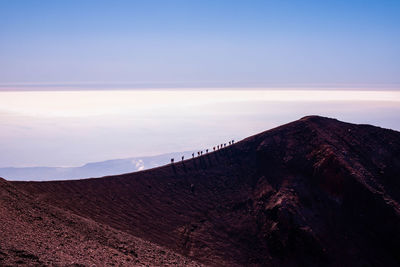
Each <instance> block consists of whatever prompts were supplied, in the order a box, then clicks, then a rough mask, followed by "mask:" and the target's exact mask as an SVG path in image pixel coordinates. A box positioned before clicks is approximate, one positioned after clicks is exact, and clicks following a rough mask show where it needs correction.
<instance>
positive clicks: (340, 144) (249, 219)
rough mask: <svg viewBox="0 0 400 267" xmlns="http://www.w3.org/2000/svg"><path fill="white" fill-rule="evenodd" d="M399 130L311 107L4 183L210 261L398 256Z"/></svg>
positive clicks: (391, 261)
mask: <svg viewBox="0 0 400 267" xmlns="http://www.w3.org/2000/svg"><path fill="white" fill-rule="evenodd" d="M399 171H400V133H399V132H396V131H393V130H388V129H382V128H379V127H375V126H370V125H356V124H350V123H345V122H340V121H338V120H334V119H328V118H323V117H319V116H307V117H304V118H301V119H300V120H297V121H294V122H291V123H288V124H285V125H282V126H279V127H277V128H274V129H271V130H268V131H265V132H262V133H260V134H257V135H253V136H251V137H248V138H246V139H244V140H242V141H240V142H237V143H235V144H234V145H231V146H228V147H226V148H224V149H221V150H218V151H216V152H212V153H208V154H205V155H203V156H201V157H196V158H195V159H190V160H186V161H183V162H177V163H175V164H170V165H166V166H163V167H158V168H155V169H150V170H145V171H141V172H137V173H129V174H122V175H116V176H108V177H104V178H96V179H83V180H74V181H57V182H12V184H13V185H14V186H15V187H16V188H18V189H19V190H22V191H24V192H26V193H27V194H29V195H31V196H32V197H34V198H35V199H36V200H37V201H41V202H44V203H49V204H51V205H53V206H55V207H57V208H60V209H62V210H67V211H68V212H71V213H73V214H76V215H79V216H82V217H83V218H88V219H91V220H93V221H95V222H97V223H100V224H102V225H107V226H110V227H113V228H114V229H117V230H118V231H122V232H126V233H128V234H130V235H133V236H136V237H139V238H141V239H144V240H149V241H151V242H153V243H155V244H159V245H161V246H165V247H167V248H168V249H171V250H173V251H174V252H176V253H178V254H181V255H185V256H187V257H190V258H192V259H193V260H196V261H198V262H201V263H203V264H206V265H211V266H243V265H249V264H250V265H255V266H265V265H285V266H298V265H301V266H302V265H304V266H320V265H329V266H343V265H356V266H360V265H367V266H368V265H387V266H395V265H398V264H399V263H400V258H399V256H398V255H400V254H399V253H398V252H399V250H398V248H399V247H400V243H399V242H400V241H399V240H400V213H399V200H400V181H399V179H398V173H399Z"/></svg>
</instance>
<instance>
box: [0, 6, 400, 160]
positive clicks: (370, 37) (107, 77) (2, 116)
mask: <svg viewBox="0 0 400 267" xmlns="http://www.w3.org/2000/svg"><path fill="white" fill-rule="evenodd" d="M399 14H400V1H399V0H375V1H370V0H335V1H320V0H318V1H317V0H301V1H295V0H292V1H288V0H276V1H272V0H263V1H260V0H249V1H244V0H243V1H237V0H181V1H179V0H160V1H154V0H143V1H135V0H131V1H121V0H113V1H103V0H96V1H90V0H68V1H54V0H52V1H48V0H40V1H39V0H0V147H1V149H2V153H0V167H9V166H15V167H21V166H80V165H83V164H85V163H88V162H95V161H102V160H109V159H116V158H127V157H140V156H151V155H156V154H163V153H170V152H179V151H191V150H193V149H194V150H195V151H197V149H200V148H207V147H208V148H210V147H212V146H214V145H216V144H218V143H223V142H226V141H227V140H231V139H235V140H240V139H242V138H245V137H247V136H249V135H253V134H256V133H258V132H262V131H265V130H267V129H270V128H272V127H275V126H278V125H281V124H284V123H287V122H290V121H293V120H297V119H299V118H301V117H303V116H306V115H311V114H318V115H322V116H328V117H333V118H337V119H340V120H343V121H348V122H354V123H368V124H373V125H377V126H381V127H385V128H391V129H395V130H400V120H399V119H398V114H400V45H399V44H400V16H399ZM127 89H135V90H127ZM150 89H151V90H150ZM164 89H168V90H164Z"/></svg>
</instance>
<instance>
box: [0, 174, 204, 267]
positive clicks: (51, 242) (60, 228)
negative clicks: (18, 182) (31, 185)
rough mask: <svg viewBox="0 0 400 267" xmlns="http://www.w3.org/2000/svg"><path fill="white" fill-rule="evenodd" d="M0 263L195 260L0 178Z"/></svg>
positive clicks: (102, 263) (126, 263) (128, 263)
mask: <svg viewBox="0 0 400 267" xmlns="http://www.w3.org/2000/svg"><path fill="white" fill-rule="evenodd" d="M0 233H1V237H0V241H1V242H0V266H92V265H93V264H95V265H97V266H112V265H118V266H121V265H122V266H132V265H135V266H146V265H172V266H176V265H177V264H178V265H181V266H183V265H190V266H200V265H199V264H197V263H196V262H194V261H192V260H189V259H187V258H185V257H182V256H181V255H177V254H176V253H173V252H171V251H170V250H168V249H165V248H162V247H160V246H157V245H155V244H153V243H150V242H148V241H143V240H141V239H139V238H136V237H134V236H131V235H129V234H127V233H125V232H121V231H118V230H116V229H113V228H111V227H109V226H107V225H103V224H100V223H98V222H95V221H93V220H91V219H85V218H82V217H80V216H77V215H74V214H72V213H71V212H69V211H66V210H62V209H59V208H56V207H52V206H50V205H48V204H46V203H43V202H39V201H37V200H33V199H32V198H31V197H30V196H28V195H26V194H25V193H23V192H21V191H19V190H17V189H16V188H15V187H14V186H13V185H11V184H10V183H9V182H7V181H5V180H3V179H1V178H0Z"/></svg>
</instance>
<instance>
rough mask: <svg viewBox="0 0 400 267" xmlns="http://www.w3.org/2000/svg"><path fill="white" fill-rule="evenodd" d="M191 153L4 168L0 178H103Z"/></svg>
mask: <svg viewBox="0 0 400 267" xmlns="http://www.w3.org/2000/svg"><path fill="white" fill-rule="evenodd" d="M196 151H197V150H196ZM192 153H193V152H192V151H186V152H174V153H168V154H161V155H156V156H147V157H133V158H126V159H113V160H106V161H100V162H92V163H87V164H85V165H83V166H80V167H22V168H18V167H5V168H0V177H3V178H5V179H7V180H14V181H46V180H70V179H81V178H88V177H103V176H107V175H115V174H122V173H130V172H136V171H142V170H146V169H151V168H155V167H159V166H162V165H165V164H167V163H169V162H170V160H171V158H174V159H175V161H179V160H180V159H181V157H182V155H183V156H184V157H185V159H187V158H189V157H191V155H192Z"/></svg>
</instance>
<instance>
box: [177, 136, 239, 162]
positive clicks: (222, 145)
mask: <svg viewBox="0 0 400 267" xmlns="http://www.w3.org/2000/svg"><path fill="white" fill-rule="evenodd" d="M234 143H235V140H231V141H229V142H228V145H233V144H234ZM225 147H226V143H224V144H220V145H217V146H214V147H213V150H214V151H216V150H219V149H222V148H225ZM207 153H208V149H206V150H205V154H207ZM202 155H203V150H201V151H197V156H198V157H200V156H202ZM194 156H195V154H194V153H192V158H194ZM184 159H185V156H182V161H183V160H184ZM173 163H174V158H172V159H171V164H173Z"/></svg>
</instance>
